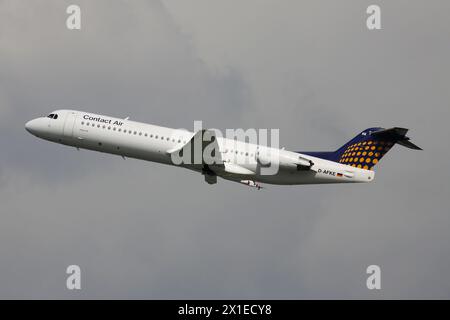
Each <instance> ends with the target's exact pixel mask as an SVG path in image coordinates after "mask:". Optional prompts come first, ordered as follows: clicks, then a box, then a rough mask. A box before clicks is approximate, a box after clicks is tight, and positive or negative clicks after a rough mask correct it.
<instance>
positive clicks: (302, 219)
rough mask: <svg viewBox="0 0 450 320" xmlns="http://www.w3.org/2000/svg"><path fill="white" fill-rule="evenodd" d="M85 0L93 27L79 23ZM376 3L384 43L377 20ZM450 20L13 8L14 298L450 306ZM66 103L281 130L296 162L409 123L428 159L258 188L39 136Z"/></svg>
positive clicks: (425, 10) (8, 12)
mask: <svg viewBox="0 0 450 320" xmlns="http://www.w3.org/2000/svg"><path fill="white" fill-rule="evenodd" d="M73 3H75V4H78V5H80V7H81V10H82V30H81V31H69V30H67V29H66V28H65V19H66V17H67V15H66V13H65V10H66V7H67V6H68V5H69V4H73ZM372 3H377V4H379V5H380V6H381V9H382V28H383V29H382V30H380V31H368V30H367V28H366V27H365V19H366V14H365V10H366V8H367V6H368V5H369V4H372ZM449 9H450V4H449V2H448V1H436V0H434V1H400V0H397V1H375V2H374V1H361V0H355V1H347V0H345V1H339V2H337V1H313V0H311V1H288V0H283V1H260V0H247V1H210V0H190V1H182V0H170V1H162V2H160V1H132V2H125V1H95V2H94V1H80V0H77V1H56V0H55V1H39V2H32V1H18V0H14V1H13V0H3V1H0V147H1V150H2V153H1V156H0V203H1V207H0V218H1V223H0V257H1V258H0V298H192V299H195V298H449V297H450V280H449V277H448V270H449V269H450V246H449V244H450V232H449V231H450V218H449V215H450V213H449V212H450V200H449V197H448V193H449V191H448V190H449V189H450V171H449V170H447V166H448V159H449V156H450V151H449V146H448V145H449V143H448V141H449V140H450V139H449V138H450V134H449V130H448V128H447V123H448V119H449V117H450V106H449V101H450V90H448V84H449V83H450V62H449V58H448V57H450V43H449V41H448V40H449V35H450V20H449V19H448V12H450V11H449ZM57 108H75V109H81V110H89V111H92V112H98V113H103V114H109V115H113V116H118V117H125V116H130V117H131V118H132V119H136V120H140V121H144V122H150V123H155V124H161V125H166V126H169V127H176V128H179V127H184V128H187V129H192V126H193V120H203V121H204V122H205V124H206V125H207V126H210V127H217V128H222V129H224V128H235V127H243V128H249V127H256V128H280V136H281V144H282V145H283V146H285V147H286V148H288V149H293V150H314V149H317V150H331V149H335V148H336V147H337V146H339V145H342V144H343V143H344V142H346V141H347V140H349V139H350V138H352V137H353V136H354V135H355V134H356V133H357V132H359V131H361V130H362V129H365V128H367V127H371V126H378V125H379V126H384V127H389V126H404V127H407V128H410V129H411V131H410V133H409V135H410V136H411V137H412V139H413V141H414V142H415V143H417V144H418V145H419V146H421V147H423V148H424V151H422V152H414V151H412V150H408V149H405V148H402V147H399V146H397V147H395V148H394V149H393V150H392V151H391V152H390V153H389V154H388V155H387V156H386V157H385V158H383V160H382V161H381V163H380V164H379V165H378V166H377V168H376V178H375V181H374V182H373V183H371V184H366V185H330V186H294V187H279V186H268V187H267V189H265V190H263V191H261V192H256V191H255V190H252V189H250V188H245V187H243V186H240V185H238V184H235V183H232V182H227V181H222V180H219V183H218V184H217V185H215V186H209V185H207V184H206V183H204V182H203V178H202V176H200V175H198V174H195V173H193V172H189V171H185V170H181V169H177V168H170V167H167V166H162V165H157V164H152V163H146V162H142V161H137V160H126V161H124V160H122V159H121V158H120V157H115V156H111V155H104V154H100V153H94V152H89V151H80V152H77V151H76V150H75V149H73V148H68V147H63V146H59V145H56V144H51V143H48V142H45V141H41V140H38V139H36V138H34V137H33V136H31V135H29V134H28V133H27V132H26V131H25V130H24V123H25V122H26V121H27V120H29V119H31V118H34V117H37V116H40V115H44V114H46V113H48V112H49V111H52V110H54V109H57ZM69 264H78V265H80V267H81V269H82V290H81V291H79V292H72V291H68V290H66V289H65V279H66V274H65V268H66V267H67V266H68V265H69ZM370 264H377V265H380V267H381V270H382V280H381V282H382V283H381V285H382V290H381V291H376V292H374V291H369V290H367V288H366V286H365V283H366V277H367V275H366V274H365V270H366V267H367V266H368V265H370Z"/></svg>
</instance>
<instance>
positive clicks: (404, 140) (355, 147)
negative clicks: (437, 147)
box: [301, 127, 422, 170]
mask: <svg viewBox="0 0 450 320" xmlns="http://www.w3.org/2000/svg"><path fill="white" fill-rule="evenodd" d="M407 132H408V129H405V128H398V127H394V128H390V129H384V128H369V129H366V130H364V131H363V132H361V133H360V134H358V135H357V136H356V137H354V138H353V139H352V140H350V141H349V142H347V143H346V144H344V145H343V146H342V147H340V148H339V149H338V150H336V151H332V152H301V153H303V154H307V155H311V156H314V157H318V158H322V159H326V160H331V161H335V162H339V163H342V164H346V165H350V166H353V167H358V168H363V169H367V170H368V169H372V168H373V167H374V166H375V165H376V164H377V163H378V162H379V161H380V160H381V158H382V157H383V156H384V155H385V154H386V153H387V152H388V151H389V150H390V149H391V148H392V146H393V145H394V144H396V143H398V144H400V145H402V146H404V147H407V148H410V149H415V150H422V149H421V148H419V147H418V146H416V145H415V144H413V143H412V142H410V141H409V138H408V137H407V136H406V133H407Z"/></svg>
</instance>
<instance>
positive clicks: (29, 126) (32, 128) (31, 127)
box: [25, 119, 43, 135]
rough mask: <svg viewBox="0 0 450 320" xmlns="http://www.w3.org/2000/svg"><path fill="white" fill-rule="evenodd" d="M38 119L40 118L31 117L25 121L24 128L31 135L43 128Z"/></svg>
mask: <svg viewBox="0 0 450 320" xmlns="http://www.w3.org/2000/svg"><path fill="white" fill-rule="evenodd" d="M40 120H41V119H33V120H30V121H28V122H27V123H25V130H27V131H28V132H29V133H31V134H33V135H36V134H37V133H39V131H41V130H42V129H43V126H42V121H40Z"/></svg>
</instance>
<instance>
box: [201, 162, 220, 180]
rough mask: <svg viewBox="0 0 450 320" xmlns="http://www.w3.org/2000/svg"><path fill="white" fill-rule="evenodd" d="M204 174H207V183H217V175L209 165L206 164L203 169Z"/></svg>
mask: <svg viewBox="0 0 450 320" xmlns="http://www.w3.org/2000/svg"><path fill="white" fill-rule="evenodd" d="M202 175H204V176H205V182H206V183H207V184H216V183H217V175H216V173H215V172H214V171H212V170H211V169H210V168H209V167H208V166H207V165H205V166H204V167H203V169H202Z"/></svg>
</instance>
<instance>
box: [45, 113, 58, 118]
mask: <svg viewBox="0 0 450 320" xmlns="http://www.w3.org/2000/svg"><path fill="white" fill-rule="evenodd" d="M47 118H50V119H58V115H57V114H56V113H50V114H49V115H48V116H47Z"/></svg>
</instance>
